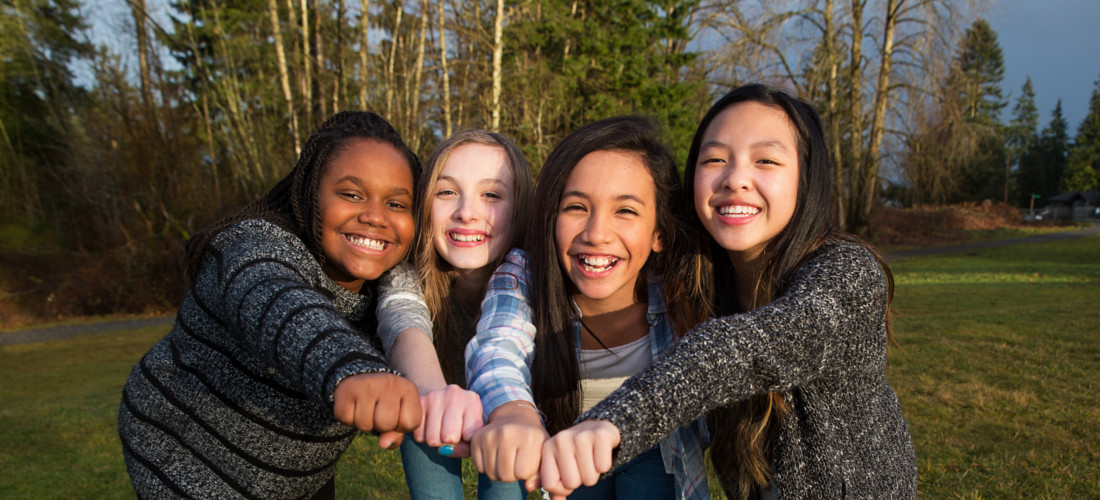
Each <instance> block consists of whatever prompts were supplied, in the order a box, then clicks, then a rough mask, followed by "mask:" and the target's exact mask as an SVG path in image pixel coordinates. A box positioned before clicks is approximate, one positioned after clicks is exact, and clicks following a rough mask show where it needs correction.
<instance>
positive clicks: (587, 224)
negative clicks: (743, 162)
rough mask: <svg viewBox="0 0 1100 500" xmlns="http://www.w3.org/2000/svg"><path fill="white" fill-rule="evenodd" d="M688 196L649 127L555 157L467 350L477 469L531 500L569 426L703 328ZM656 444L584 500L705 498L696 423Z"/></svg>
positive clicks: (593, 140)
mask: <svg viewBox="0 0 1100 500" xmlns="http://www.w3.org/2000/svg"><path fill="white" fill-rule="evenodd" d="M679 190H680V184H679V178H678V176H677V174H676V168H675V165H674V163H673V160H672V156H671V155H670V154H669V153H668V151H667V150H666V149H665V147H664V146H663V145H662V144H661V143H660V142H659V139H658V133H657V130H656V128H655V127H654V126H653V124H652V123H651V122H649V121H648V120H646V119H644V118H639V117H619V118H609V119H606V120H601V121H598V122H594V123H592V124H589V125H586V126H584V127H581V128H580V129H578V130H577V131H576V132H574V133H572V134H570V135H569V136H568V137H566V138H565V139H564V140H563V141H562V142H561V143H560V144H558V146H557V147H555V148H554V150H553V151H552V152H551V153H550V155H549V157H548V158H547V160H546V164H545V165H544V166H543V169H542V172H541V173H540V174H539V182H538V188H537V190H536V193H535V206H536V207H540V208H541V209H542V210H540V211H539V212H538V213H537V215H536V216H535V217H534V219H533V220H532V222H531V228H530V232H529V233H528V237H527V239H526V244H525V249H526V251H524V250H519V249H516V250H513V251H511V252H510V253H509V254H508V257H507V259H506V261H505V263H504V264H503V265H501V266H500V267H499V268H497V271H496V272H495V273H494V274H493V276H492V278H491V279H490V282H489V290H488V292H487V294H486V298H485V301H484V302H483V303H482V318H481V321H480V322H479V323H478V333H477V335H476V336H475V337H474V340H473V341H471V342H470V344H469V345H468V346H467V349H466V359H467V360H466V363H467V373H468V375H469V377H470V382H471V383H470V385H471V388H472V389H474V390H476V391H477V392H478V393H479V394H481V396H482V401H483V406H484V408H485V414H486V415H488V423H487V424H486V426H485V427H484V428H483V429H482V430H481V431H479V432H478V433H477V434H475V435H474V438H473V440H472V441H471V445H472V448H473V451H472V453H473V458H474V463H475V464H476V465H477V467H478V470H481V471H482V472H485V473H486V474H488V475H489V476H490V477H493V478H494V479H500V480H504V481H515V480H526V481H527V486H528V488H529V489H531V488H533V487H534V485H535V483H536V481H535V480H534V473H535V472H536V471H537V470H538V465H539V460H540V456H541V453H542V444H543V441H544V440H545V439H546V438H547V437H548V434H547V430H549V431H550V432H556V431H558V430H560V429H563V428H565V427H568V426H569V425H570V424H571V423H572V422H573V420H574V419H575V418H576V417H577V415H579V414H580V412H581V411H583V410H584V409H586V408H587V407H589V406H591V405H592V404H593V403H595V402H596V401H599V400H600V399H602V398H603V396H605V395H606V394H608V393H610V392H611V391H612V390H614V389H615V388H616V387H618V385H619V384H620V383H621V382H622V381H623V380H625V379H626V378H627V377H629V376H630V375H632V374H634V373H636V372H638V371H640V370H642V369H643V368H645V367H646V366H648V365H649V364H650V362H651V361H652V360H653V359H654V358H656V357H657V355H658V354H659V353H660V352H661V351H663V350H664V349H665V348H666V347H668V346H669V345H670V344H671V343H672V342H673V339H674V338H675V337H678V332H681V331H684V328H685V327H686V326H688V325H692V324H695V323H696V322H698V321H699V320H700V319H701V317H702V315H703V311H701V310H700V309H699V308H698V304H700V303H701V301H699V300H697V297H695V296H694V295H693V293H692V292H693V290H694V289H693V287H691V286H690V284H691V282H692V277H691V275H690V274H689V273H688V272H687V270H689V269H690V266H688V265H687V264H688V263H689V259H690V257H691V253H690V252H689V251H688V248H689V243H690V240H689V238H688V237H687V236H686V233H685V232H684V226H685V224H684V223H683V219H682V218H681V217H679V216H678V214H677V211H676V210H675V209H674V207H675V205H674V203H673V200H674V199H675V197H676V196H677V195H678V193H679ZM536 407H537V408H538V409H539V410H541V411H542V413H543V414H544V415H545V427H544V424H543V422H541V421H540V419H539V412H538V411H536V410H535V408H536ZM656 444H657V443H654V445H656ZM654 445H651V447H650V448H649V449H648V450H646V451H644V453H642V454H641V455H640V456H638V457H636V458H635V459H634V460H632V461H630V462H629V463H626V464H623V465H622V466H621V467H618V468H617V469H616V471H615V472H614V474H613V475H612V476H610V477H608V478H607V479H605V480H603V481H600V482H599V483H598V484H597V483H595V481H594V480H593V481H592V482H591V483H589V484H590V485H592V486H593V487H592V488H588V489H582V490H578V491H577V492H576V493H575V494H574V498H582V499H583V498H630V499H647V498H661V499H672V498H707V497H708V493H707V486H706V480H705V472H704V468H703V454H702V443H701V426H700V425H698V423H692V422H685V423H684V424H683V427H681V428H679V429H676V430H675V432H673V433H672V434H671V435H669V436H668V437H667V438H665V439H663V440H661V442H660V444H659V445H656V446H654Z"/></svg>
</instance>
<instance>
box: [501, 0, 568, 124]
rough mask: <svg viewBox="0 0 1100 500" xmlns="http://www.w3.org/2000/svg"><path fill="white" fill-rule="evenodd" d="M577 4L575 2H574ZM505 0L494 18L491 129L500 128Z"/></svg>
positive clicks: (502, 0)
mask: <svg viewBox="0 0 1100 500" xmlns="http://www.w3.org/2000/svg"><path fill="white" fill-rule="evenodd" d="M574 5H575V4H574ZM503 32H504V0H497V8H496V16H495V17H494V18H493V97H492V104H490V106H491V108H492V110H493V118H492V121H491V122H490V124H489V130H492V131H498V130H500V93H501V74H502V71H501V58H502V57H503V54H504V42H503V41H502V35H503Z"/></svg>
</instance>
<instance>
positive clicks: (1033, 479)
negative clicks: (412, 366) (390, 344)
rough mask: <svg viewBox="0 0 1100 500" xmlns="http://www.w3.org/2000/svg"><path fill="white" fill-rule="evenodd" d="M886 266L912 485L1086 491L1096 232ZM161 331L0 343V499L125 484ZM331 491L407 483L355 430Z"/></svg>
mask: <svg viewBox="0 0 1100 500" xmlns="http://www.w3.org/2000/svg"><path fill="white" fill-rule="evenodd" d="M892 267H893V271H894V276H895V279H896V281H897V291H896V297H895V303H894V305H895V311H896V322H895V334H896V337H897V340H898V343H899V344H900V345H901V350H893V351H892V352H891V358H890V367H889V373H888V375H889V380H890V383H891V385H893V387H894V389H895V390H896V391H897V393H898V396H899V398H900V399H901V403H902V407H903V410H904V411H905V414H906V417H907V418H908V421H909V426H910V431H911V433H912V435H913V441H914V444H915V446H916V449H917V460H918V466H919V472H920V486H919V488H920V494H921V496H922V497H923V498H963V499H979V498H990V499H991V498H1051V499H1053V498H1100V481H1098V480H1097V478H1098V477H1100V425H1097V424H1098V423H1100V396H1098V395H1097V391H1098V390H1100V387H1098V386H1100V383H1098V382H1097V381H1100V335H1098V325H1100V237H1095V236H1094V237H1088V238H1082V239H1077V240H1070V241H1061V242H1055V243H1044V244H1029V245H1021V246H1012V247H1004V248H998V249H991V250H983V251H981V252H978V253H975V254H958V255H948V256H940V257H924V258H917V259H909V260H904V261H900V262H897V263H894V264H893V266H892ZM164 333H165V331H164V329H163V328H147V329H141V330H131V331H120V332H114V333H109V334H102V335H94V336H86V337H79V338H74V339H69V340H63V341H55V342H49V343H35V344H22V345H11V346H4V347H0V449H2V450H4V452H3V453H0V498H4V499H16V498H18V499H40V498H65V499H68V498H97V499H98V498H132V497H133V491H132V490H131V489H130V488H129V483H128V479H127V477H126V473H125V467H124V465H123V462H122V456H121V451H120V445H119V442H118V437H117V434H116V431H115V417H116V414H117V409H118V402H119V397H120V393H121V390H122V385H123V384H124V383H125V380H126V377H127V375H128V374H129V371H130V368H131V367H132V365H133V364H134V363H135V362H136V361H137V360H138V359H139V358H140V357H141V355H142V354H144V352H145V351H146V350H147V349H148V348H149V347H150V346H151V345H152V344H153V343H155V342H156V341H157V340H158V339H159V338H160V337H161V336H163V334H164ZM0 335H3V333H0ZM714 483H716V482H714ZM714 486H716V484H715V485H714ZM337 496H338V497H339V498H379V499H389V498H403V497H406V496H407V490H406V489H405V485H404V480H403V476H402V472H401V467H400V461H399V458H398V456H397V455H396V454H395V453H393V452H387V451H382V450H379V449H378V448H377V446H376V445H375V444H374V439H373V438H372V437H370V436H360V437H359V438H358V439H356V441H355V442H354V444H353V445H352V448H351V449H350V450H349V452H348V453H347V454H346V455H345V458H344V459H343V460H342V461H341V464H340V467H339V471H338V491H337ZM469 497H471V498H472V495H471V496H469Z"/></svg>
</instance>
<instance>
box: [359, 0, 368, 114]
mask: <svg viewBox="0 0 1100 500" xmlns="http://www.w3.org/2000/svg"><path fill="white" fill-rule="evenodd" d="M369 18H370V0H359V109H367V85H369V83H368V81H367V79H368V78H369V73H367V54H368V53H369V52H370V38H369V36H368V35H369V33H370V23H369V22H368V20H369Z"/></svg>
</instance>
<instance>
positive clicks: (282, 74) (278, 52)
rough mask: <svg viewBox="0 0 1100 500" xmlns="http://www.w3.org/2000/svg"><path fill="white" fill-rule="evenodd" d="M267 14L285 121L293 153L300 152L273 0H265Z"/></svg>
mask: <svg viewBox="0 0 1100 500" xmlns="http://www.w3.org/2000/svg"><path fill="white" fill-rule="evenodd" d="M267 10H268V15H269V16H270V17H271V29H272V32H273V37H274V38H275V60H276V64H278V66H279V85H280V86H281V87H282V89H283V98H284V99H286V114H287V121H288V125H289V127H290V135H291V137H292V138H293V139H294V155H295V156H298V155H299V154H301V153H302V146H301V139H300V138H299V135H298V112H297V111H296V110H295V109H294V94H292V93H291V91H290V76H289V72H288V70H287V65H286V51H285V49H284V48H283V30H282V28H281V27H280V26H279V7H278V5H276V3H275V0H267Z"/></svg>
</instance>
